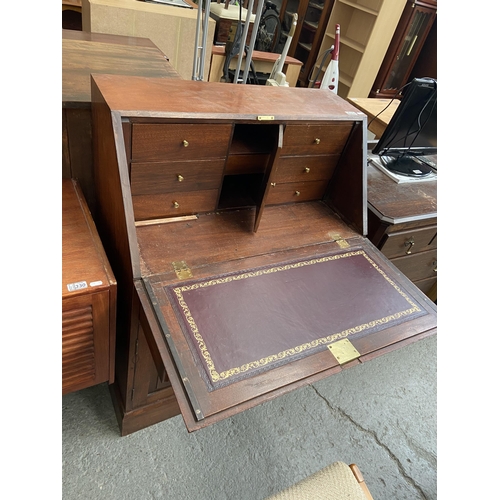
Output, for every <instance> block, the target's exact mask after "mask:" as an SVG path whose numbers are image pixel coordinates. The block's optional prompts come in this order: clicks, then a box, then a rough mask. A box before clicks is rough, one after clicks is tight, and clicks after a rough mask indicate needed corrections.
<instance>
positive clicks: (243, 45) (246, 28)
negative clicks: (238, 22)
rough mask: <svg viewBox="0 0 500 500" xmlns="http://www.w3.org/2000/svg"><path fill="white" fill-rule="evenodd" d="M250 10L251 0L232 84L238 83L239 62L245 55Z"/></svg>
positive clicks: (251, 7) (251, 6) (244, 81)
mask: <svg viewBox="0 0 500 500" xmlns="http://www.w3.org/2000/svg"><path fill="white" fill-rule="evenodd" d="M252 9H253V0H250V2H249V3H248V7H247V16H246V19H245V26H244V28H243V35H241V41H240V53H239V55H238V64H237V65H236V70H235V72H234V79H233V83H238V78H239V76H240V69H241V61H242V60H243V54H244V53H245V43H246V40H247V34H248V26H249V25H250V17H251V15H252ZM253 31H255V23H254V27H253V30H252V34H253ZM242 83H246V80H245V79H244V80H243V82H242Z"/></svg>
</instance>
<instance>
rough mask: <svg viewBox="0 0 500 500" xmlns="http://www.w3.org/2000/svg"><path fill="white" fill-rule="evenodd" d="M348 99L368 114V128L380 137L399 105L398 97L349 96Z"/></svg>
mask: <svg viewBox="0 0 500 500" xmlns="http://www.w3.org/2000/svg"><path fill="white" fill-rule="evenodd" d="M347 100H348V101H349V102H350V103H351V104H352V105H353V106H355V107H356V108H358V109H359V110H360V111H363V113H365V115H366V116H368V124H369V125H368V130H370V131H371V132H373V133H374V134H375V137H376V138H380V136H381V135H382V134H383V133H384V130H385V128H386V127H387V125H388V124H389V122H390V121H391V118H392V116H393V115H394V113H395V111H396V109H397V108H398V106H399V100H398V99H375V98H370V97H363V98H362V97H348V98H347ZM388 105H389V106H388ZM384 108H387V109H384ZM382 110H383V111H382ZM381 111H382V112H381ZM379 113H380V114H379ZM377 115H378V116H377ZM375 117H377V118H375ZM374 118H375V119H374ZM372 120H373V121H372ZM370 122H371V123H370Z"/></svg>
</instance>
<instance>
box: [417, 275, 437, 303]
mask: <svg viewBox="0 0 500 500" xmlns="http://www.w3.org/2000/svg"><path fill="white" fill-rule="evenodd" d="M436 282H437V276H435V277H433V278H427V279H425V280H420V281H415V285H416V286H417V287H418V288H420V290H422V292H424V293H425V294H426V295H427V296H429V292H430V291H431V290H432V287H433V286H434V285H435V284H436ZM431 298H432V297H431Z"/></svg>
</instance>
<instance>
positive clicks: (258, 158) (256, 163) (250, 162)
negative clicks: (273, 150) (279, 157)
mask: <svg viewBox="0 0 500 500" xmlns="http://www.w3.org/2000/svg"><path fill="white" fill-rule="evenodd" d="M269 158H270V155H268V154H255V155H250V154H247V155H229V156H228V157H227V162H226V170H225V174H226V175H241V174H260V173H263V172H265V170H266V166H267V164H268V163H269Z"/></svg>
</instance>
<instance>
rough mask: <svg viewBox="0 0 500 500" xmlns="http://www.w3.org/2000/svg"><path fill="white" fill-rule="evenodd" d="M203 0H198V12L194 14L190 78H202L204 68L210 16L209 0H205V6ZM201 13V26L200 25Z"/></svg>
mask: <svg viewBox="0 0 500 500" xmlns="http://www.w3.org/2000/svg"><path fill="white" fill-rule="evenodd" d="M202 2H203V0H199V1H198V14H197V16H196V33H195V41H194V60H193V74H192V77H191V79H192V80H203V72H204V69H205V54H206V47H207V37H208V21H209V18H210V0H205V8H203V5H202ZM202 14H203V16H204V18H203V26H202V20H201V18H202ZM200 28H201V29H202V39H201V45H200Z"/></svg>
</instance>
